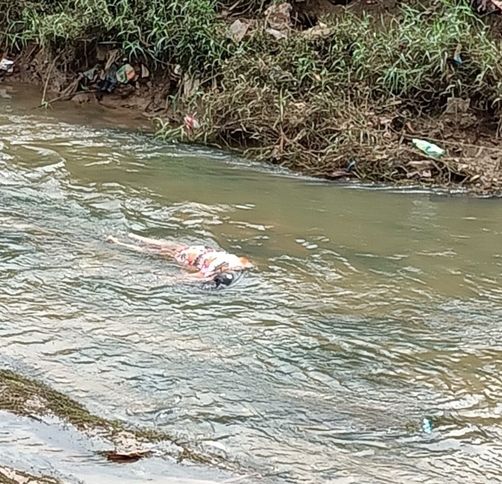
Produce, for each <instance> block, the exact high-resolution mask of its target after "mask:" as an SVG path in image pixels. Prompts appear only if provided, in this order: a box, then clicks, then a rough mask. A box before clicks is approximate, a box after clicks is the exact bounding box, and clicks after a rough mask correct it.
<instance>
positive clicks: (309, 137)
mask: <svg viewBox="0 0 502 484" xmlns="http://www.w3.org/2000/svg"><path fill="white" fill-rule="evenodd" d="M2 2H4V4H6V3H5V2H6V0H0V9H1V8H2V7H1V3H2ZM7 3H8V5H10V8H8V9H7V15H6V19H5V20H4V22H3V25H2V26H1V27H0V30H1V31H2V33H1V34H0V36H1V37H0V41H1V42H2V44H3V45H5V46H7V47H8V48H9V49H10V50H11V51H23V49H26V47H27V46H28V45H33V44H36V45H39V46H43V48H44V49H45V51H46V52H50V53H51V54H52V56H58V65H59V69H60V70H65V69H66V71H67V72H68V71H70V72H77V71H82V70H84V69H87V68H89V67H90V66H91V65H92V64H93V62H94V61H95V57H96V55H97V51H98V50H99V48H100V47H101V48H102V47H103V46H107V47H108V48H118V49H120V50H121V52H123V53H124V55H126V56H127V57H128V58H129V60H130V61H131V62H141V63H145V64H147V65H148V66H149V67H150V68H151V69H152V72H155V76H156V79H158V80H162V79H170V80H171V81H172V82H170V87H169V92H168V93H167V94H168V99H169V104H170V107H171V111H173V110H174V111H176V112H175V113H173V112H171V115H172V116H171V119H172V118H174V119H176V120H179V116H178V117H177V116H176V114H178V115H182V114H184V113H187V112H191V113H193V112H196V113H197V117H198V118H199V120H200V124H201V127H200V128H199V129H197V130H195V131H193V132H190V133H187V132H186V130H183V129H174V130H173V126H172V124H170V123H167V122H166V123H163V124H162V125H161V129H160V131H161V134H163V135H164V137H166V138H172V137H180V136H181V137H182V138H183V139H189V140H191V141H196V142H205V143H210V144H215V145H218V146H228V147H230V148H233V149H238V150H240V151H243V152H245V154H247V155H248V156H252V157H255V158H258V159H263V160H266V161H271V162H273V163H277V164H281V165H284V166H287V167H290V168H293V169H296V170H300V171H303V172H307V173H309V174H313V175H317V176H324V177H328V178H339V177H345V176H352V177H358V178H360V179H363V180H374V181H390V182H403V181H404V182H413V183H417V182H419V183H425V184H429V185H432V184H436V185H437V184H440V185H449V186H456V187H457V186H463V187H466V188H470V189H473V190H476V191H485V192H491V193H493V192H497V191H499V190H500V188H501V186H502V166H501V152H500V150H499V146H498V141H497V136H498V134H499V131H500V126H499V120H500V113H501V99H502V62H501V61H502V48H501V47H502V44H501V40H500V39H501V36H500V32H499V31H498V28H497V27H493V26H492V27H490V26H489V25H488V23H487V22H486V19H481V18H480V16H479V15H478V14H477V13H476V12H475V11H474V10H473V8H472V6H471V5H470V3H469V2H467V1H462V0H460V1H455V0H437V1H432V2H430V1H429V2H422V3H420V2H417V1H413V2H399V3H395V2H393V3H391V2H386V1H384V2H381V3H379V4H378V5H377V7H378V8H376V7H372V6H371V5H361V4H357V3H356V2H352V3H349V5H348V8H342V7H337V6H333V5H332V4H330V3H329V2H328V1H327V0H326V1H324V2H323V1H313V2H306V3H305V2H293V3H292V9H291V10H288V11H287V15H285V16H284V15H283V16H282V17H281V18H280V19H279V20H278V19H277V15H275V14H274V7H273V6H272V10H266V9H267V8H268V7H270V5H271V4H275V5H277V4H278V3H279V4H280V2H267V1H265V0H256V1H244V0H225V1H219V2H218V1H214V0H188V1H184V2H181V1H169V0H153V1H147V0H143V1H141V0H139V1H133V0H117V1H115V2H111V1H105V0H60V1H54V2H50V3H51V5H50V6H48V2H41V1H36V0H31V1H28V0H25V1H24V2H19V3H18V2H7ZM12 3H14V5H11V4H12ZM6 5H7V4H6ZM382 6H383V7H385V8H383V7H382ZM236 19H238V20H239V21H241V22H242V23H243V24H244V26H245V31H246V32H245V35H244V36H243V37H242V38H239V39H238V40H236V39H235V37H234V38H231V37H232V36H231V35H229V31H230V28H231V25H232V24H233V22H234V21H235V20H236ZM180 72H181V74H180ZM194 81H196V82H194ZM188 82H190V84H191V85H192V86H193V85H195V86H196V87H197V88H196V89H189V90H187V89H186V85H187V83H188ZM187 91H189V92H188V94H187ZM182 93H184V94H183V95H182ZM412 137H416V138H429V139H430V138H433V139H435V140H439V141H437V143H438V144H440V145H441V146H442V147H443V148H445V149H446V155H445V156H443V157H441V158H440V159H430V158H429V157H427V156H425V155H424V154H423V153H421V152H420V151H418V150H416V149H415V148H413V147H412V145H411V143H410V139H411V138H412Z"/></svg>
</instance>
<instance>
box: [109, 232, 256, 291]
mask: <svg viewBox="0 0 502 484" xmlns="http://www.w3.org/2000/svg"><path fill="white" fill-rule="evenodd" d="M128 235H129V237H130V238H131V239H134V240H137V241H138V242H140V245H133V244H127V243H124V242H120V241H119V240H117V239H116V238H115V237H113V236H111V235H110V236H108V238H107V241H108V242H112V243H115V244H117V245H120V246H122V247H127V248H128V249H132V250H135V251H138V252H146V253H153V254H158V255H161V256H166V257H170V258H172V259H174V260H175V261H176V262H178V264H180V265H182V266H184V267H186V268H187V269H189V270H191V271H193V274H191V275H190V276H189V279H192V280H198V281H201V282H214V283H215V285H216V286H217V287H218V286H221V285H224V286H228V285H230V284H231V283H232V282H233V281H234V280H235V278H236V274H238V273H241V272H243V271H245V270H248V269H252V268H253V267H254V266H253V264H252V263H251V261H250V260H249V259H247V258H246V257H238V256H236V255H233V254H229V253H228V252H225V251H223V250H218V249H214V248H212V247H207V246H205V245H186V244H180V243H177V242H170V241H168V240H157V239H150V238H147V237H141V236H140V235H136V234H128Z"/></svg>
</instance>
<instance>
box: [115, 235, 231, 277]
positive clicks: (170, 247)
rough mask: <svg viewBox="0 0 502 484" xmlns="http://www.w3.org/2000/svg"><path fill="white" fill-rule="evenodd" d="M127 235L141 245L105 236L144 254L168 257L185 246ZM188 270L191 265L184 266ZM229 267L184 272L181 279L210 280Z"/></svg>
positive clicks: (190, 268)
mask: <svg viewBox="0 0 502 484" xmlns="http://www.w3.org/2000/svg"><path fill="white" fill-rule="evenodd" d="M128 237H129V238H131V239H133V240H137V241H138V242H140V244H141V245H135V244H128V243H125V242H121V241H120V240H118V239H117V238H116V237H113V236H112V235H109V236H108V237H107V238H106V241H107V242H110V243H114V244H117V245H120V246H121V247H125V248H127V249H130V250H133V251H135V252H141V253H144V254H155V255H161V256H168V257H173V258H174V256H175V254H176V253H177V252H178V251H180V250H181V249H183V248H185V247H186V246H185V245H184V244H179V243H176V242H171V241H168V240H156V239H150V238H148V237H142V236H140V235H136V234H132V233H129V234H128ZM186 268H187V269H188V270H192V271H193V270H194V269H193V268H192V267H186ZM228 269H229V267H227V266H223V267H221V268H219V269H218V270H217V271H215V272H213V273H211V274H209V275H208V274H203V273H201V272H200V271H197V272H194V273H192V274H186V275H185V276H184V277H183V279H185V280H188V281H190V280H192V281H201V282H204V281H211V280H212V279H213V278H214V277H215V276H216V275H217V274H220V273H222V272H225V271H227V270H228ZM177 279H178V278H177Z"/></svg>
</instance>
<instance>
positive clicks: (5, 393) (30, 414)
mask: <svg viewBox="0 0 502 484" xmlns="http://www.w3.org/2000/svg"><path fill="white" fill-rule="evenodd" d="M0 412H2V413H3V414H4V416H3V417H2V421H3V423H4V426H5V428H9V423H8V422H9V420H14V421H15V422H14V424H12V425H13V427H14V428H19V427H23V426H24V425H23V423H24V421H25V420H27V421H28V423H27V424H25V425H27V426H28V428H30V431H32V432H33V433H34V434H36V433H37V429H38V427H41V428H42V427H43V430H42V431H41V432H39V433H41V434H43V435H49V436H50V437H49V441H50V442H51V444H52V446H53V447H54V446H56V447H57V443H58V441H60V440H62V441H63V442H64V445H65V447H67V450H68V451H69V452H71V451H72V449H73V448H72V445H74V444H73V441H78V440H82V439H83V441H84V442H91V441H93V442H94V444H93V445H90V444H89V445H88V444H86V447H88V452H91V453H93V454H94V459H96V464H95V465H97V463H99V462H100V461H102V462H109V463H115V464H117V465H120V464H131V463H134V462H137V461H140V460H143V459H149V458H152V457H157V458H161V459H167V461H171V462H172V463H177V464H180V463H183V464H188V465H192V464H194V463H197V464H205V465H211V464H220V467H225V465H221V462H217V460H215V458H212V457H210V456H205V455H202V454H200V453H198V452H196V451H193V450H191V449H189V448H188V447H186V446H185V445H183V444H179V443H177V442H176V439H174V438H173V437H171V436H168V435H166V434H164V433H161V432H157V431H155V430H151V429H138V428H132V427H127V426H126V425H124V424H123V423H122V422H120V421H116V420H107V419H104V418H101V417H98V416H96V415H93V414H91V413H90V412H89V411H88V410H87V409H86V408H85V407H83V406H82V405H80V404H79V403H78V402H76V401H75V400H73V399H71V398H69V397H68V396H66V395H64V394H62V393H60V392H57V391H55V390H53V389H51V388H50V387H48V386H47V385H44V384H43V383H40V382H38V381H35V380H32V379H29V378H26V377H25V376H22V375H20V374H18V373H15V372H13V371H11V370H7V369H0ZM5 412H7V413H5ZM13 416H16V417H13ZM16 418H17V419H18V420H15V419H16ZM38 430H40V429H38ZM96 441H97V442H99V444H96V443H95V442H96ZM54 448H55V447H54ZM79 451H80V449H78V447H77V450H75V449H73V452H75V453H78V452H79ZM2 464H4V462H2V463H0V483H12V482H34V483H41V484H57V483H59V482H65V480H64V479H63V480H60V478H61V477H64V475H62V474H61V473H60V471H61V470H60V469H57V472H58V473H59V475H51V476H48V475H45V476H43V475H32V474H31V469H33V470H36V466H35V465H32V466H31V467H30V469H13V468H12V467H11V466H9V465H2ZM27 471H30V473H29V472H27ZM151 472H152V474H151V477H152V478H154V473H153V471H151ZM178 472H179V471H178ZM185 474H188V473H186V472H185ZM164 478H165V480H163V481H162V482H181V481H183V482H186V483H187V484H189V483H193V484H195V483H198V484H211V483H214V481H209V480H190V479H189V478H187V477H186V476H184V477H183V478H181V481H178V480H177V479H172V481H171V478H170V477H169V476H168V475H167V474H164ZM154 480H155V479H154Z"/></svg>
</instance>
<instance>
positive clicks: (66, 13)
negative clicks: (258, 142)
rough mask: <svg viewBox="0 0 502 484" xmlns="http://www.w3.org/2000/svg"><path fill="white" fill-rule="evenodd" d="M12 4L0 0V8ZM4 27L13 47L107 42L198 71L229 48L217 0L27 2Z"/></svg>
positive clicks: (132, 53) (158, 62)
mask: <svg viewBox="0 0 502 484" xmlns="http://www.w3.org/2000/svg"><path fill="white" fill-rule="evenodd" d="M10 3H12V2H9V0H3V5H2V0H0V9H2V8H6V5H9V4H10ZM0 29H1V30H2V35H1V36H0V42H2V41H3V43H4V44H6V45H7V46H8V47H9V48H11V49H17V50H21V49H22V48H23V47H25V46H26V45H27V44H28V43H37V44H39V45H41V46H44V47H48V48H51V49H53V50H54V51H58V50H61V49H62V48H66V49H70V48H74V49H79V48H81V46H82V45H83V44H88V45H89V46H91V47H92V46H95V44H96V43H98V42H103V43H111V44H114V45H116V46H117V47H120V48H122V50H123V51H124V53H125V55H127V56H129V57H130V58H131V59H135V58H136V59H142V60H144V61H147V62H148V63H149V64H150V65H152V66H157V67H158V66H159V65H162V64H165V63H171V62H176V63H179V64H181V65H182V67H183V68H185V69H186V70H189V69H190V70H192V71H199V72H200V71H209V70H211V69H213V68H214V67H215V65H216V64H217V62H218V61H220V60H221V59H222V58H223V57H224V56H225V54H226V50H227V47H226V44H227V42H226V39H225V38H224V35H223V33H224V32H223V31H222V29H221V23H219V22H218V21H217V12H216V4H215V2H214V1H213V0H186V1H184V0H177V1H176V0H175V1H166V0H115V1H107V0H59V1H57V0H55V1H45V2H44V1H41V0H38V1H35V0H33V1H24V2H21V3H20V4H19V5H17V7H16V8H14V7H11V8H9V10H8V15H7V16H6V19H5V20H4V22H3V25H2V26H1V27H0Z"/></svg>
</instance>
